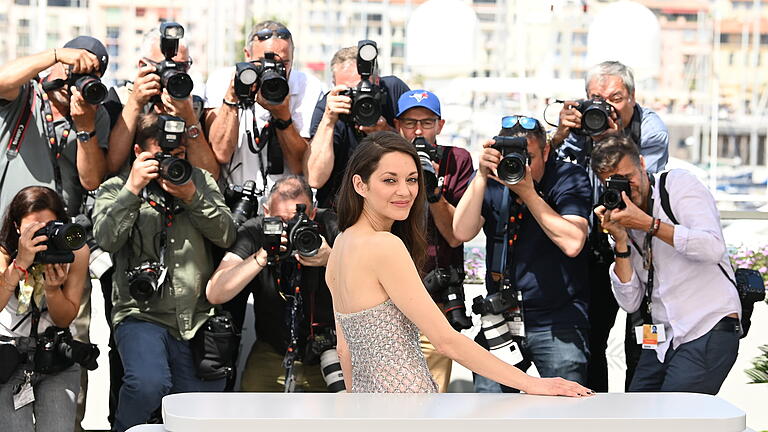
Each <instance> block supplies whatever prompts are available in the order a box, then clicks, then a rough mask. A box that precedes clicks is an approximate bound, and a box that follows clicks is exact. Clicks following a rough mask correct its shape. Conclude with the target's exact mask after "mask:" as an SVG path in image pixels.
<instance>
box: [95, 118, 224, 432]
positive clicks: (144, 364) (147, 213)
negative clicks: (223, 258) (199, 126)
mask: <svg viewBox="0 0 768 432" xmlns="http://www.w3.org/2000/svg"><path fill="white" fill-rule="evenodd" d="M184 130H185V124H184V122H183V121H182V120H181V119H179V118H176V117H171V116H158V115H157V114H155V113H148V114H143V115H141V116H140V117H139V121H138V126H137V131H136V142H137V144H136V145H134V153H135V155H136V160H135V161H134V162H133V165H132V167H131V168H130V171H128V170H124V171H123V172H122V173H121V174H120V175H119V176H117V177H113V178H111V179H109V180H107V181H106V182H105V183H104V185H103V186H102V187H101V188H100V189H99V192H98V195H97V197H96V206H95V208H94V235H95V238H96V240H97V241H98V243H99V245H101V247H102V248H103V249H104V250H106V251H109V252H112V253H113V254H114V261H115V273H114V280H113V289H112V303H113V311H112V323H113V326H114V329H115V330H114V331H115V341H116V342H117V348H118V351H119V353H120V357H121V359H122V361H123V367H124V369H125V376H124V378H123V385H122V387H121V389H120V396H119V402H118V407H117V414H116V418H115V429H116V430H118V431H124V430H126V429H128V428H130V427H132V426H134V425H137V424H141V423H144V422H146V421H147V419H148V418H149V417H150V414H151V413H152V412H153V411H155V409H156V408H158V407H159V406H160V400H161V399H162V397H163V396H165V395H167V394H169V393H176V392H186V391H192V392H194V391H221V390H222V389H223V388H224V379H223V378H222V379H218V380H211V381H203V380H201V379H199V378H198V377H197V376H196V370H195V365H194V364H193V360H192V357H191V356H192V353H191V351H190V344H189V340H190V339H192V337H193V336H195V334H196V332H198V330H199V329H200V328H201V326H203V324H204V323H205V322H206V320H207V319H208V318H209V317H210V316H211V315H212V313H213V307H212V306H211V304H210V303H208V301H207V300H206V299H205V296H204V284H205V281H207V280H208V278H210V275H211V274H212V273H213V261H212V258H211V254H210V248H211V243H213V244H215V245H217V246H219V247H227V246H229V244H230V243H231V242H232V241H233V240H234V237H235V227H234V223H233V222H232V215H231V214H230V212H229V209H228V208H227V207H226V205H225V204H224V198H223V196H222V195H221V192H219V189H218V186H217V185H216V182H215V181H214V180H213V178H212V177H211V175H210V174H209V173H208V172H207V171H203V170H201V169H199V168H193V167H192V166H191V165H190V164H189V163H188V162H186V160H185V159H184V156H185V154H184V153H185V151H186V146H185V145H184Z"/></svg>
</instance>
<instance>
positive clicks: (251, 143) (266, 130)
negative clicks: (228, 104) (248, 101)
mask: <svg viewBox="0 0 768 432" xmlns="http://www.w3.org/2000/svg"><path fill="white" fill-rule="evenodd" d="M242 112H243V113H245V112H250V113H251V127H250V128H248V127H247V126H246V128H245V137H246V141H247V144H248V150H250V152H251V153H252V154H254V155H256V157H257V158H258V159H259V171H260V172H261V177H262V180H263V181H264V183H263V185H262V188H263V189H264V190H266V187H267V174H268V169H269V167H268V166H267V165H268V164H269V157H267V158H266V159H267V161H266V162H265V160H264V159H265V158H263V157H262V154H261V152H262V150H264V147H267V153H269V151H270V150H269V149H270V146H273V144H272V142H273V141H277V140H276V139H273V138H276V137H275V133H274V130H272V128H271V127H270V125H269V123H267V124H265V125H264V127H263V128H261V131H259V127H258V125H257V123H256V110H255V108H254V106H253V105H252V106H251V107H250V108H248V109H245V108H243V111H242ZM244 117H245V116H244ZM233 155H234V153H233ZM281 160H282V159H281ZM240 167H241V165H238V166H236V167H235V168H234V169H237V168H240ZM234 169H233V171H234ZM245 175H246V173H243V177H245Z"/></svg>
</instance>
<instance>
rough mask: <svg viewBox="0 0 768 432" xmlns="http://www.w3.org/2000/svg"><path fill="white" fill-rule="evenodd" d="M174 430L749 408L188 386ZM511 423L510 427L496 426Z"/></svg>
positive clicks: (574, 418) (398, 428)
mask: <svg viewBox="0 0 768 432" xmlns="http://www.w3.org/2000/svg"><path fill="white" fill-rule="evenodd" d="M163 419H164V422H165V423H164V427H165V429H166V430H167V431H168V432H197V431H215V430H226V431H227V432H241V431H243V432H244V431H248V432H252V431H281V432H291V431H301V432H306V431H307V430H312V431H313V432H326V431H328V432H347V431H349V432H379V431H381V432H410V431H414V432H416V431H418V432H423V431H425V430H436V431H440V432H467V431H476V430H480V431H482V430H486V431H487V430H508V431H514V432H519V431H536V432H563V431H569V432H578V431H589V432H595V431H613V430H615V431H626V432H635V431H637V432H661V431H696V432H715V431H717V432H742V431H744V430H745V429H746V416H745V414H744V412H743V411H741V410H739V409H738V408H736V407H734V406H733V405H731V404H729V403H728V402H726V401H724V400H722V399H720V398H718V397H715V396H708V395H700V394H689V393H606V394H598V395H596V396H593V397H587V398H580V399H572V398H561V397H547V396H531V395H524V394H477V393H448V394H347V393H339V394H323V393H293V394H284V393H182V394H175V395H170V396H166V397H165V398H163ZM494 428H505V429H494Z"/></svg>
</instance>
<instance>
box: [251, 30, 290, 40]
mask: <svg viewBox="0 0 768 432" xmlns="http://www.w3.org/2000/svg"><path fill="white" fill-rule="evenodd" d="M272 36H277V37H278V38H279V39H290V38H291V32H290V31H288V29H287V28H279V29H277V30H272V29H268V28H263V29H261V30H259V31H257V32H256V35H255V36H254V39H256V38H258V39H259V40H260V41H265V40H267V39H269V38H271V37H272ZM251 40H253V39H251Z"/></svg>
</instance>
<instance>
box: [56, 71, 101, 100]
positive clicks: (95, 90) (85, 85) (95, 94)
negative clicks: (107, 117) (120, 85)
mask: <svg viewBox="0 0 768 432" xmlns="http://www.w3.org/2000/svg"><path fill="white" fill-rule="evenodd" d="M66 85H67V86H74V87H75V88H77V91H79V92H80V94H81V95H83V99H85V101H86V102H88V103H89V104H91V105H98V104H100V103H102V102H104V99H106V98H107V86H105V85H104V84H102V82H101V79H99V77H97V76H96V75H92V74H76V73H71V70H70V74H69V78H67V83H66Z"/></svg>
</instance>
